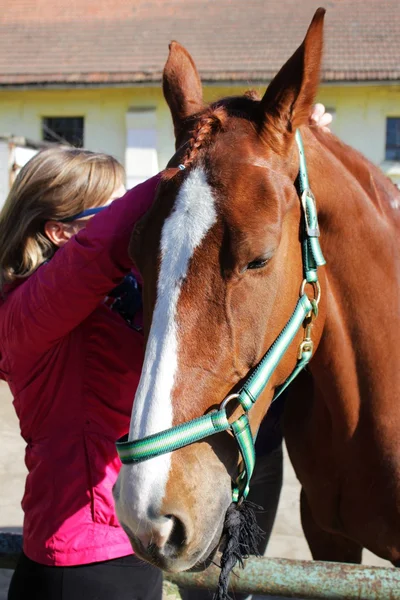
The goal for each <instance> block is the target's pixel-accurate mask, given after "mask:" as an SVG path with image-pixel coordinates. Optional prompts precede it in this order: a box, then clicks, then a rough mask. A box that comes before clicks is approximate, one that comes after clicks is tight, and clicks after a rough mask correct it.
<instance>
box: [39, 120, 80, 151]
mask: <svg viewBox="0 0 400 600" xmlns="http://www.w3.org/2000/svg"><path fill="white" fill-rule="evenodd" d="M84 136H85V117H84V116H62V117H57V116H51V117H48V116H42V139H43V141H45V142H56V143H59V144H67V145H69V146H74V147H76V148H82V147H83V145H84Z"/></svg>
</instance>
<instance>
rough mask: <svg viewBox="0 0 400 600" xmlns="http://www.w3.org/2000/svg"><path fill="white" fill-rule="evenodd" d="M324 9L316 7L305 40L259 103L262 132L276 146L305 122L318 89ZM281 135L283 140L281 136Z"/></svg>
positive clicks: (283, 142) (282, 142)
mask: <svg viewBox="0 0 400 600" xmlns="http://www.w3.org/2000/svg"><path fill="white" fill-rule="evenodd" d="M324 15H325V9H324V8H318V9H317V11H316V13H315V14H314V17H313V20H312V21H311V24H310V26H309V28H308V31H307V34H306V37H305V38H304V41H303V43H302V44H301V46H300V47H299V48H298V49H297V50H296V52H295V53H294V54H293V56H292V57H291V58H290V59H289V60H288V61H287V63H286V64H285V65H284V66H283V67H282V68H281V70H280V71H279V73H278V74H277V75H276V76H275V78H274V79H273V80H272V81H271V83H270V85H269V86H268V88H267V91H266V92H265V94H264V97H263V99H262V101H261V110H262V116H261V120H262V123H261V132H262V135H263V137H265V138H266V139H271V136H272V138H273V139H272V140H271V141H272V143H273V144H274V146H275V147H277V146H278V149H279V145H281V146H282V144H285V142H286V141H287V138H288V135H290V137H292V136H291V134H292V133H294V132H295V131H296V129H297V128H298V127H300V125H304V124H306V123H308V120H309V116H310V113H311V108H312V105H313V103H314V100H315V96H316V93H317V89H318V83H319V77H320V69H321V62H322V49H323V26H324ZM282 136H283V137H282Z"/></svg>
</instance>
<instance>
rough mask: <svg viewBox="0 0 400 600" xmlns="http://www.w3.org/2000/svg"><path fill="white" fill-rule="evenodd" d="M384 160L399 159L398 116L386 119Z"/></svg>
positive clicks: (399, 130)
mask: <svg viewBox="0 0 400 600" xmlns="http://www.w3.org/2000/svg"><path fill="white" fill-rule="evenodd" d="M385 160H400V117H388V118H387V119H386V155H385Z"/></svg>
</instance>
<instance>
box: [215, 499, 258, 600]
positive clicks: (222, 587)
mask: <svg viewBox="0 0 400 600" xmlns="http://www.w3.org/2000/svg"><path fill="white" fill-rule="evenodd" d="M255 509H261V507H259V506H256V505H255V504H253V503H252V502H248V501H245V502H243V503H242V504H240V505H238V504H235V503H233V502H232V504H231V505H230V506H229V508H228V510H227V511H226V516H225V523H224V531H223V536H224V547H223V551H222V556H221V573H220V575H219V580H218V587H217V590H216V592H215V594H214V598H213V600H227V599H228V598H230V596H229V594H228V586H229V578H230V574H231V572H232V569H234V567H235V566H236V564H237V563H239V565H240V566H241V567H243V566H244V560H245V559H246V558H248V557H249V556H250V554H252V555H255V556H260V552H259V549H258V546H259V543H260V542H261V540H262V538H263V537H264V535H265V533H264V531H263V530H262V529H261V528H260V527H259V525H258V523H257V519H256V514H255Z"/></svg>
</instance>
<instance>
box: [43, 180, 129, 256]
mask: <svg viewBox="0 0 400 600" xmlns="http://www.w3.org/2000/svg"><path fill="white" fill-rule="evenodd" d="M125 193H126V188H125V186H124V185H123V184H120V185H119V186H118V187H116V188H115V190H114V191H113V193H112V194H111V196H110V198H109V199H108V200H107V202H106V203H105V204H104V207H106V206H108V205H109V204H111V202H113V201H114V200H116V199H117V198H121V196H123V195H124V194H125ZM92 217H93V215H91V216H87V217H82V218H80V219H76V220H75V221H71V222H69V223H62V222H61V221H47V222H46V223H45V226H44V231H45V234H46V236H47V237H48V238H49V240H50V241H51V242H53V244H55V245H56V246H58V247H59V248H61V246H64V244H66V243H67V242H68V240H69V239H71V237H72V236H74V235H76V234H77V233H78V232H79V231H81V230H82V229H84V228H85V227H86V225H87V222H88V221H89V220H90V219H91V218H92Z"/></svg>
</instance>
